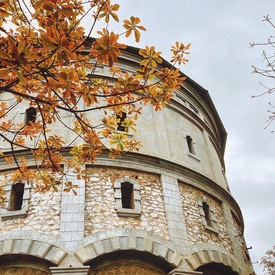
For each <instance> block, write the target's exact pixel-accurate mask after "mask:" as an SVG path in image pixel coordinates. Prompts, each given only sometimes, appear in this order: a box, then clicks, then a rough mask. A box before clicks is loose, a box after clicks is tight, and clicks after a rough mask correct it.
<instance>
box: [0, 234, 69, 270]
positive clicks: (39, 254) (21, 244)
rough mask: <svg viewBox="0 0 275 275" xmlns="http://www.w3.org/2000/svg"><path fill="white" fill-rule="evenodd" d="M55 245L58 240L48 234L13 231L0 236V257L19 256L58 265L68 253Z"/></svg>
mask: <svg viewBox="0 0 275 275" xmlns="http://www.w3.org/2000/svg"><path fill="white" fill-rule="evenodd" d="M57 244H58V238H56V237H54V236H51V235H49V234H44V233H38V232H32V231H29V230H28V231H27V230H15V231H11V232H7V233H2V234H0V257H2V256H8V255H18V254H21V255H26V256H27V255H28V256H34V257H36V258H39V259H43V260H45V261H47V262H50V263H51V264H53V265H58V264H59V263H60V262H61V261H62V260H63V259H64V257H65V256H66V255H67V254H68V253H67V251H66V250H64V249H63V248H61V247H59V246H58V245H57Z"/></svg>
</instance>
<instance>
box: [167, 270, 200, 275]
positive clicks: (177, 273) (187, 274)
mask: <svg viewBox="0 0 275 275" xmlns="http://www.w3.org/2000/svg"><path fill="white" fill-rule="evenodd" d="M191 274H193V275H195V274H196V275H199V274H201V275H202V274H203V273H202V272H198V271H183V270H180V269H174V270H172V271H171V272H169V273H168V274H167V275H191Z"/></svg>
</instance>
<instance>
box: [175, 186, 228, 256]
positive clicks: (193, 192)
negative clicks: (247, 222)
mask: <svg viewBox="0 0 275 275" xmlns="http://www.w3.org/2000/svg"><path fill="white" fill-rule="evenodd" d="M179 188H180V194H181V199H182V208H183V214H184V218H185V223H186V231H187V235H188V241H189V243H190V244H197V243H214V244H216V245H220V246H222V247H223V248H225V249H227V250H229V251H230V252H232V246H231V242H230V238H229V235H228V231H227V228H226V223H225V218H224V215H223V212H222V208H221V204H220V203H219V202H218V201H217V200H215V199H214V198H212V197H210V196H208V195H207V194H205V193H203V192H202V191H200V190H198V189H195V188H193V187H190V186H189V185H187V184H184V183H181V184H180V186H179ZM200 196H204V197H206V199H207V201H208V203H209V204H210V206H211V207H212V209H213V214H214V216H215V218H216V220H217V223H216V226H217V228H216V230H217V231H218V234H215V233H210V232H209V231H207V230H206V229H205V228H204V225H203V222H202V218H201V215H200V212H199V206H198V197H200Z"/></svg>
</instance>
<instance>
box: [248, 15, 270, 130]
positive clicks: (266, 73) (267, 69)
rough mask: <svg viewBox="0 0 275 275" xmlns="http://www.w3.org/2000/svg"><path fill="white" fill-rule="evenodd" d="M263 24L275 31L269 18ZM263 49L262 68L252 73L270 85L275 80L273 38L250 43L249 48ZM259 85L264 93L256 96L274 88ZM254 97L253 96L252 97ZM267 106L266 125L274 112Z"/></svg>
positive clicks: (265, 17)
mask: <svg viewBox="0 0 275 275" xmlns="http://www.w3.org/2000/svg"><path fill="white" fill-rule="evenodd" d="M263 21H264V22H267V23H268V24H269V25H270V26H271V27H272V28H273V30H275V25H274V23H273V22H272V19H271V18H270V17H269V15H266V16H264V19H263ZM255 46H256V47H263V48H264V50H263V53H262V55H263V61H264V67H256V66H252V67H253V72H254V73H256V74H259V75H261V76H263V77H264V78H268V79H270V80H271V83H274V82H273V81H272V80H275V36H274V35H271V36H269V37H268V38H267V41H265V42H260V43H255V42H252V43H250V47H252V48H253V47H255ZM261 85H262V86H263V87H264V89H265V91H264V93H261V94H260V95H258V96H262V95H264V94H272V93H273V92H274V91H275V86H274V85H273V84H271V86H267V85H266V84H264V83H261ZM253 97H255V96H253ZM269 105H270V107H271V110H269V119H268V125H270V123H272V121H273V120H274V119H275V111H274V107H275V106H274V105H273V104H272V102H269ZM268 125H267V126H268Z"/></svg>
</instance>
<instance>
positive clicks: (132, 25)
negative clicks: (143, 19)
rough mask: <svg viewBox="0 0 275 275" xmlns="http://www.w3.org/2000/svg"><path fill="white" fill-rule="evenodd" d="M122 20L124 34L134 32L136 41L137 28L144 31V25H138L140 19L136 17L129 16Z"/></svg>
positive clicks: (127, 34)
mask: <svg viewBox="0 0 275 275" xmlns="http://www.w3.org/2000/svg"><path fill="white" fill-rule="evenodd" d="M123 22H124V24H123V27H124V28H125V29H126V33H125V36H126V37H129V36H130V35H131V33H132V31H133V32H134V34H135V40H136V42H137V43H138V42H139V41H140V32H139V30H142V31H146V28H145V27H143V26H138V24H139V23H140V19H139V18H138V17H134V16H131V17H130V20H124V21H123Z"/></svg>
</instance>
